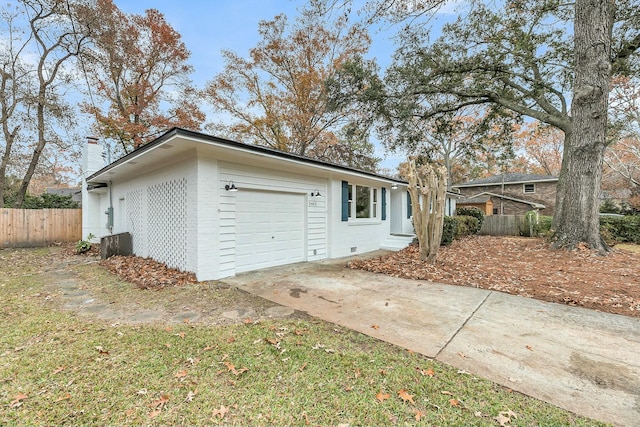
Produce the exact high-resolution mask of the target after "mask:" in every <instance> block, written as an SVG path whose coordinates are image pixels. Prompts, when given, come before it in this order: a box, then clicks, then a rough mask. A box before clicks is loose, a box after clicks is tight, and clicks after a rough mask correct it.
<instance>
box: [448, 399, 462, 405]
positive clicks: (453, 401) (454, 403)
mask: <svg viewBox="0 0 640 427" xmlns="http://www.w3.org/2000/svg"><path fill="white" fill-rule="evenodd" d="M449 404H450V405H451V406H455V407H458V406H460V401H459V400H458V399H449Z"/></svg>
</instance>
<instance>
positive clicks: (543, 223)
mask: <svg viewBox="0 0 640 427" xmlns="http://www.w3.org/2000/svg"><path fill="white" fill-rule="evenodd" d="M552 223H553V217H552V216H543V215H536V212H535V211H529V212H527V214H526V215H525V218H524V221H523V222H522V223H521V225H520V234H521V235H523V236H526V237H538V236H543V237H545V236H547V235H549V232H550V231H551V225H552Z"/></svg>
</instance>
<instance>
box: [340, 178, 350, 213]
mask: <svg viewBox="0 0 640 427" xmlns="http://www.w3.org/2000/svg"><path fill="white" fill-rule="evenodd" d="M342 220H343V221H349V183H348V182H347V181H342Z"/></svg>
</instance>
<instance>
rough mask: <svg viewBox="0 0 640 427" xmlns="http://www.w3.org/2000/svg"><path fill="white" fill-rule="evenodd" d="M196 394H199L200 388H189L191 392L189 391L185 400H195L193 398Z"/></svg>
mask: <svg viewBox="0 0 640 427" xmlns="http://www.w3.org/2000/svg"><path fill="white" fill-rule="evenodd" d="M196 394H198V390H194V391H191V390H189V393H187V398H186V399H184V401H185V402H193V399H194V398H195V397H196Z"/></svg>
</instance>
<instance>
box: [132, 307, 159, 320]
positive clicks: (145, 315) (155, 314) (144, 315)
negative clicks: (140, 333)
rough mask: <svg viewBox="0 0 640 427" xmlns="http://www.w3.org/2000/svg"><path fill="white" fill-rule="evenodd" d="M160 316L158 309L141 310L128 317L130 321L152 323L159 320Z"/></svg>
mask: <svg viewBox="0 0 640 427" xmlns="http://www.w3.org/2000/svg"><path fill="white" fill-rule="evenodd" d="M161 318H162V313H160V312H159V311H151V310H149V311H141V312H139V313H136V314H134V315H132V316H131V317H129V321H130V322H134V323H147V322H149V323H152V322H156V321H158V320H160V319H161Z"/></svg>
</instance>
